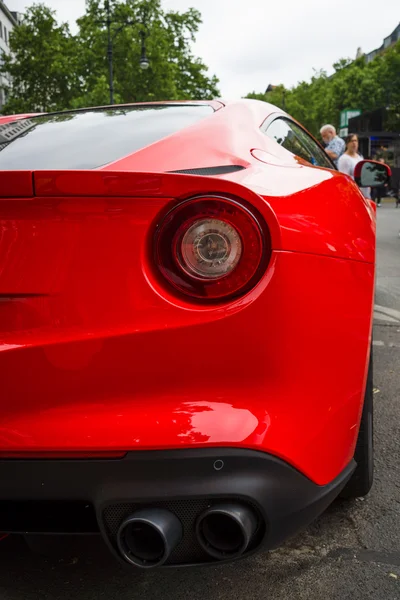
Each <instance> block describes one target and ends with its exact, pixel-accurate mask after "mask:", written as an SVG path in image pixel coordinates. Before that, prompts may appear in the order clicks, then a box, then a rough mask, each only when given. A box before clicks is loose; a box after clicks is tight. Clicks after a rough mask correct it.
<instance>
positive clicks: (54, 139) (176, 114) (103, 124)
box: [0, 104, 214, 170]
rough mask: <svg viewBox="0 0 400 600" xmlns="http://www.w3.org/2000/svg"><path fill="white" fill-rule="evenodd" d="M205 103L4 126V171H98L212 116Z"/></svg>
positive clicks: (0, 142) (0, 162) (0, 130)
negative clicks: (97, 169)
mask: <svg viewBox="0 0 400 600" xmlns="http://www.w3.org/2000/svg"><path fill="white" fill-rule="evenodd" d="M213 112H214V109H213V108H212V107H211V106H209V105H206V104H204V105H202V104H181V105H178V104H175V105H174V104H159V105H131V106H123V107H122V106H120V107H117V108H102V109H89V110H84V111H75V112H74V111H71V112H63V113H58V114H52V115H51V114H49V115H43V116H38V117H31V118H29V119H21V120H20V121H18V122H16V123H15V122H14V123H8V124H5V125H2V126H1V127H0V170H17V169H24V170H25V169H26V170H35V169H42V170H47V169H48V170H52V169H95V168H98V167H100V166H102V165H106V164H108V163H111V162H114V161H116V160H118V159H120V158H123V157H124V156H127V155H129V154H131V153H133V152H136V151H137V150H140V149H141V148H144V147H145V146H148V145H149V144H152V143H154V142H157V141H159V140H161V139H162V138H164V137H166V136H168V135H171V134H173V133H175V132H177V131H179V130H181V129H184V128H185V127H188V126H189V125H193V124H194V123H196V122H197V121H200V120H201V119H204V118H205V117H207V116H209V115H211V114H212V113H213Z"/></svg>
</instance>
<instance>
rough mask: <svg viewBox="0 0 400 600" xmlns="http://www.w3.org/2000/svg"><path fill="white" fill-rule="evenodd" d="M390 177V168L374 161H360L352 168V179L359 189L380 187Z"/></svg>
mask: <svg viewBox="0 0 400 600" xmlns="http://www.w3.org/2000/svg"><path fill="white" fill-rule="evenodd" d="M391 175H392V171H391V169H390V167H389V166H388V165H385V164H384V163H381V162H377V161H376V160H360V162H359V163H357V164H356V166H355V168H354V179H355V182H356V183H357V185H359V186H360V187H382V186H384V185H385V184H386V183H388V181H389V179H390V177H391Z"/></svg>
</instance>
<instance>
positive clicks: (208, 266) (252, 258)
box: [154, 197, 269, 301]
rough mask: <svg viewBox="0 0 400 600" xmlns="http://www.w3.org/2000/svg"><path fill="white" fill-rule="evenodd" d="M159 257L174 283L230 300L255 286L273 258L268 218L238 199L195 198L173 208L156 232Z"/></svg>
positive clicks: (206, 296)
mask: <svg viewBox="0 0 400 600" xmlns="http://www.w3.org/2000/svg"><path fill="white" fill-rule="evenodd" d="M154 241H155V261H156V265H157V267H158V269H159V270H160V272H161V273H162V275H163V276H164V277H165V279H166V280H167V281H168V282H169V283H170V284H171V285H172V286H174V288H176V289H177V290H179V291H180V292H183V293H184V294H187V295H190V296H192V297H194V298H201V299H204V300H214V301H215V300H225V299H228V298H232V297H235V296H238V295H241V294H243V293H245V292H246V291H248V290H249V289H250V288H251V287H253V286H254V285H255V284H256V283H257V281H258V280H259V278H260V277H261V275H262V273H263V272H264V270H265V267H266V262H267V261H268V258H269V242H268V230H267V228H266V225H265V224H264V222H263V220H262V218H261V217H260V216H259V215H257V214H256V212H255V211H254V212H253V210H250V209H248V208H247V207H245V206H244V205H242V204H239V203H238V202H236V201H234V200H228V199H225V198H212V197H210V198H195V199H191V200H187V201H185V202H183V203H182V204H180V205H178V206H176V207H175V208H174V209H172V210H171V211H170V212H169V213H168V214H167V215H166V217H165V218H164V219H163V221H162V222H161V223H160V225H159V226H158V227H157V230H156V234H155V240H154Z"/></svg>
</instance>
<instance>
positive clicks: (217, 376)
mask: <svg viewBox="0 0 400 600" xmlns="http://www.w3.org/2000/svg"><path fill="white" fill-rule="evenodd" d="M274 110H276V109H274ZM271 112H272V107H269V106H268V105H265V104H263V103H254V104H253V103H249V102H247V103H234V104H232V105H230V104H228V105H227V106H226V107H225V108H223V109H221V110H218V111H217V112H216V113H214V114H213V115H212V116H210V117H207V118H205V119H204V120H203V121H201V122H199V123H197V124H196V125H194V126H191V127H188V128H187V129H186V130H184V131H181V132H179V133H177V134H174V135H172V136H169V137H168V138H165V139H163V140H161V141H160V142H157V143H155V144H152V145H151V146H149V147H147V148H144V149H142V150H140V151H138V152H136V153H135V154H133V155H130V156H128V157H125V158H123V159H121V160H119V161H117V162H115V163H112V164H110V165H107V166H106V167H103V168H102V169H98V170H95V171H65V172H55V171H48V172H43V171H38V172H18V178H17V180H16V179H15V177H16V175H15V172H12V171H10V172H0V190H1V191H0V196H1V197H0V230H1V234H0V378H1V381H2V401H1V402H0V423H1V425H0V455H1V454H3V455H5V456H7V455H10V453H15V455H16V456H18V454H19V453H20V455H28V456H29V454H30V453H38V452H42V453H49V456H50V455H51V453H54V452H56V453H59V452H61V453H62V452H65V453H66V454H68V453H71V452H78V453H79V452H93V453H96V452H122V453H123V452H127V451H129V450H144V449H173V448H184V447H194V446H198V447H218V446H225V447H226V446H229V447H243V448H249V449H256V450H261V451H263V452H268V453H271V454H273V455H275V456H277V457H279V458H282V459H284V460H285V461H286V462H288V463H289V464H291V465H293V466H295V467H296V468H297V469H299V470H300V471H301V472H302V473H304V474H305V475H306V476H307V477H309V478H310V479H311V480H312V481H314V482H315V483H317V484H320V485H323V484H326V483H328V482H330V481H332V480H333V479H334V478H335V477H336V476H337V475H338V474H339V473H340V472H341V471H342V470H343V469H344V468H345V466H346V465H347V464H348V463H349V461H351V459H352V457H353V455H354V448H355V443H356V438H357V434H358V426H359V421H360V415H361V409H362V399H363V394H364V389H365V381H366V373H367V365H368V356H369V348H370V342H371V324H372V312H373V296H374V260H375V215H374V211H373V210H372V209H371V207H370V205H369V203H368V201H366V200H365V199H364V198H363V197H362V195H361V194H360V192H359V191H358V189H357V187H356V186H355V185H354V184H353V183H352V182H350V181H349V180H348V179H347V178H346V177H344V176H342V175H340V174H338V173H336V172H334V171H330V170H326V169H320V168H316V167H312V166H310V165H308V164H307V163H305V162H304V161H301V160H300V159H296V158H295V157H292V156H291V155H290V154H289V153H288V152H287V151H286V150H285V149H284V148H282V147H280V146H278V145H277V144H275V143H274V142H273V141H272V140H270V139H269V138H267V137H266V136H265V135H264V134H262V133H261V132H260V131H259V127H260V125H261V123H262V122H263V121H264V120H265V119H266V118H267V116H268V115H269V114H270V113H271ZM233 120H235V122H237V123H240V126H235V127H234V126H233V125H232V122H233ZM216 165H240V166H243V167H245V169H243V170H241V171H238V172H236V173H233V174H229V175H222V176H218V177H199V176H192V175H182V174H173V173H166V172H167V171H173V170H182V169H190V168H201V167H210V166H216ZM211 193H214V194H220V195H224V196H226V197H233V198H239V199H242V200H244V201H247V202H248V203H250V204H252V205H253V206H254V207H255V208H256V209H257V210H258V211H259V212H260V213H261V214H262V216H263V217H264V219H265V221H266V223H267V225H268V227H269V229H270V233H271V245H272V254H271V259H270V262H269V265H268V268H267V269H266V272H265V274H264V276H263V277H262V279H261V281H260V282H259V283H258V284H257V285H256V286H255V287H254V288H253V289H252V290H251V291H250V292H249V293H247V294H246V295H245V296H243V297H241V298H239V299H235V300H233V301H229V302H225V303H219V304H216V305H211V306H210V305H202V304H201V303H199V302H192V301H190V300H189V299H186V300H185V299H182V297H180V296H178V295H177V294H175V293H174V292H173V291H172V290H171V289H170V288H169V287H168V285H166V283H165V282H163V280H162V279H160V277H159V275H158V274H157V272H156V269H155V267H154V264H153V260H152V253H151V245H152V235H153V232H154V227H155V225H156V223H157V222H158V221H159V220H160V215H163V214H164V213H165V211H166V210H167V209H168V208H170V207H171V206H174V205H176V204H178V203H179V202H181V201H182V200H184V199H187V198H190V197H192V196H196V195H199V194H200V195H209V194H211Z"/></svg>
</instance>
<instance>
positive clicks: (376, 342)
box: [372, 340, 385, 346]
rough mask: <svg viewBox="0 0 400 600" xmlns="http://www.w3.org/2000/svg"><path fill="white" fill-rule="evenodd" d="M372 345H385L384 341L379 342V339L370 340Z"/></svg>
mask: <svg viewBox="0 0 400 600" xmlns="http://www.w3.org/2000/svg"><path fill="white" fill-rule="evenodd" d="M372 345H373V346H384V345H385V342H381V341H380V340H374V341H373V342H372Z"/></svg>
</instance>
